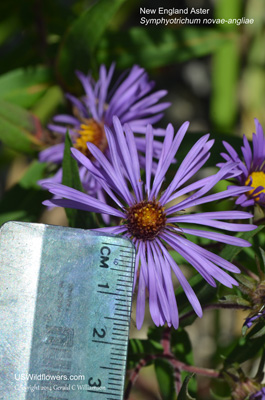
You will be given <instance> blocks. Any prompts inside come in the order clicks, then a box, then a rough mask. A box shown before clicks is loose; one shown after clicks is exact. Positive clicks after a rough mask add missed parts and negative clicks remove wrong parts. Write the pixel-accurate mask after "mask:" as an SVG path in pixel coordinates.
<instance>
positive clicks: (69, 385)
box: [0, 222, 135, 400]
mask: <svg viewBox="0 0 265 400" xmlns="http://www.w3.org/2000/svg"><path fill="white" fill-rule="evenodd" d="M0 232H1V233H0V331H1V334H0V399H1V400H73V399H75V400H91V399H93V400H94V399H95V400H103V399H104V400H121V399H122V398H123V391H124V377H125V372H126V357H127V344H128V336H129V326H130V313H131V301H132V288H133V277H134V256H135V250H134V246H133V244H132V243H131V242H130V241H129V240H127V239H125V238H121V237H115V236H111V235H102V234H101V233H95V232H92V231H87V230H81V229H73V228H65V227H57V226H50V225H43V224H31V223H23V222H9V223H7V224H5V225H4V226H3V227H2V228H1V231H0Z"/></svg>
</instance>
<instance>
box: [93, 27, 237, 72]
mask: <svg viewBox="0 0 265 400" xmlns="http://www.w3.org/2000/svg"><path fill="white" fill-rule="evenodd" d="M230 40H231V35H228V34H226V33H223V32H220V31H218V30H215V29H209V28H200V29H197V28H193V27H184V26H182V27H181V29H168V28H164V27H162V28H160V27H159V28H158V27H155V28H153V27H152V28H148V29H146V28H145V27H134V28H132V29H130V30H129V31H128V32H122V34H121V33H120V32H116V33H112V32H108V34H107V35H105V37H104V38H103V40H102V41H101V42H100V46H99V49H98V51H97V56H98V62H99V63H105V64H110V63H111V62H112V60H117V66H118V67H119V68H128V67H130V66H132V65H133V64H134V63H138V64H140V65H141V66H142V67H144V68H157V67H161V66H164V65H169V64H174V63H176V62H183V61H187V60H189V59H194V58H196V57H202V56H205V55H207V54H210V53H212V52H214V51H215V50H216V49H218V48H219V47H220V46H222V45H223V44H224V43H226V42H229V41H230Z"/></svg>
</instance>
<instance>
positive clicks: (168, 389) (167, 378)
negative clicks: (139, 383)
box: [155, 359, 176, 400]
mask: <svg viewBox="0 0 265 400" xmlns="http://www.w3.org/2000/svg"><path fill="white" fill-rule="evenodd" d="M155 373H156V377H157V381H158V384H159V390H160V393H161V396H162V399H163V400H175V399H176V391H175V382H174V368H173V367H172V366H171V364H170V363H169V362H168V361H166V360H162V359H156V360H155Z"/></svg>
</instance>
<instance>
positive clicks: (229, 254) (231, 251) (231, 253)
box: [220, 225, 264, 261]
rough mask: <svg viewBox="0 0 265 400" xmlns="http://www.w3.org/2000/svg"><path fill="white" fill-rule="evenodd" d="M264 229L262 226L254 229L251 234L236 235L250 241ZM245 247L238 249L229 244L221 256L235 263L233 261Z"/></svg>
mask: <svg viewBox="0 0 265 400" xmlns="http://www.w3.org/2000/svg"><path fill="white" fill-rule="evenodd" d="M262 229H264V225H260V226H259V227H258V228H256V229H254V230H253V231H250V232H244V233H239V234H238V235H236V236H237V237H239V238H242V239H245V240H250V239H251V238H253V237H254V236H255V235H257V233H259V232H261V231H262ZM242 250H244V247H237V246H232V245H229V244H227V245H226V246H225V247H224V248H223V250H222V251H221V254H220V256H221V257H222V258H224V259H226V260H228V261H233V259H234V258H235V257H236V256H237V255H238V254H239V253H240V252H241V251H242Z"/></svg>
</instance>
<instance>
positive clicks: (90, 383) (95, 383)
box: [88, 377, 101, 387]
mask: <svg viewBox="0 0 265 400" xmlns="http://www.w3.org/2000/svg"><path fill="white" fill-rule="evenodd" d="M92 379H94V378H92V377H91V378H89V379H88V384H89V386H91V387H92V386H96V387H100V386H101V380H100V379H98V382H93V381H92Z"/></svg>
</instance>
